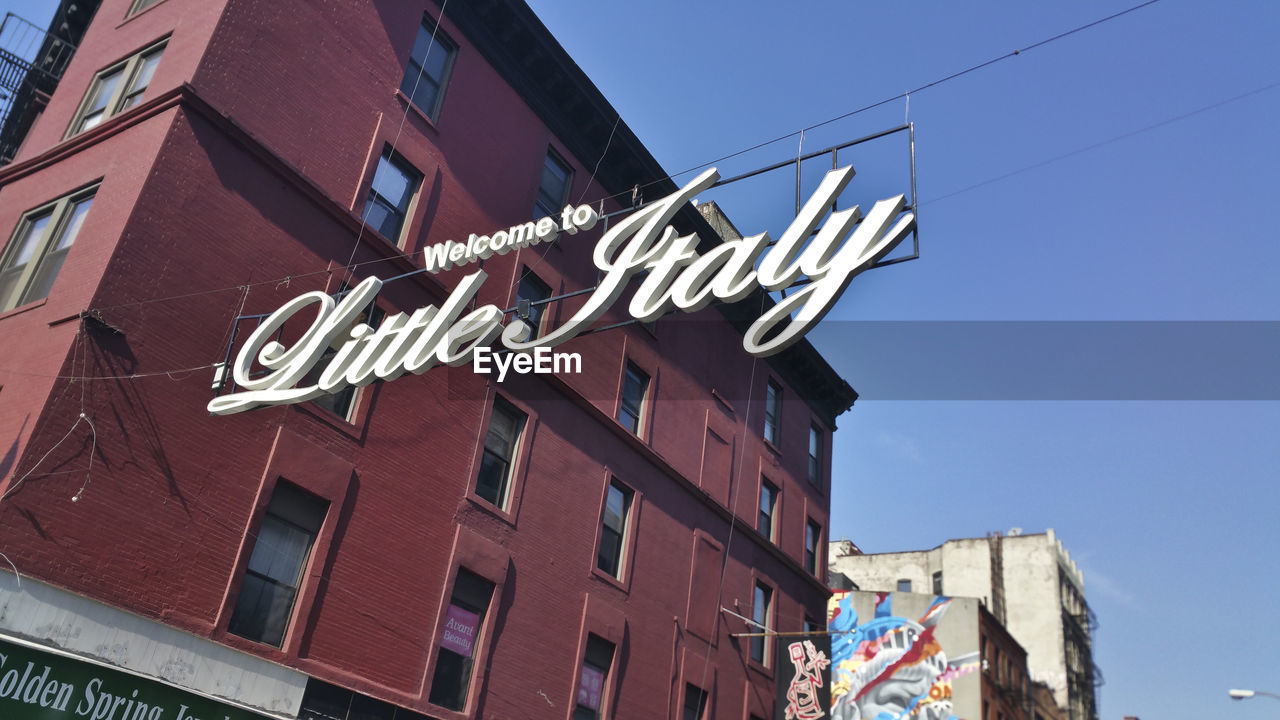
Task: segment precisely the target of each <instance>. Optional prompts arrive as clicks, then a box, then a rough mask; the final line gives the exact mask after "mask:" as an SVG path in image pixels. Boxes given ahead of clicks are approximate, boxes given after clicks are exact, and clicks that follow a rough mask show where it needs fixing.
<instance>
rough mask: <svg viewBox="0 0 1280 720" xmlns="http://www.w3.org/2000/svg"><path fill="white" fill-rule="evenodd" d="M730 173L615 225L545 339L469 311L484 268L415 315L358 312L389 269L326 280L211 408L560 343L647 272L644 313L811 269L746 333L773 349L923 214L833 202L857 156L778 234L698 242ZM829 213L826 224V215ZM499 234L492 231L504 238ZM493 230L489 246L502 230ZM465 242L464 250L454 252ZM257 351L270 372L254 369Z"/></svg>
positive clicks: (772, 287)
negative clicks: (702, 217)
mask: <svg viewBox="0 0 1280 720" xmlns="http://www.w3.org/2000/svg"><path fill="white" fill-rule="evenodd" d="M719 177H720V175H719V173H717V172H716V171H715V170H714V169H711V170H707V171H706V172H704V173H702V174H701V175H699V176H698V177H697V178H695V179H694V180H693V181H692V182H690V183H689V184H688V185H686V186H685V187H683V188H682V189H680V190H679V191H677V192H675V193H673V194H671V195H668V196H667V197H665V198H663V199H661V200H658V201H656V202H653V203H650V204H648V205H646V206H645V207H643V208H641V209H639V210H637V211H635V212H634V213H632V214H631V215H628V216H627V217H626V218H625V219H623V220H622V221H620V222H618V223H617V224H616V225H614V226H613V227H611V228H609V230H608V231H606V232H605V233H604V235H603V236H601V238H600V240H599V241H598V242H597V243H596V247H595V251H594V255H593V257H594V260H595V264H596V267H598V268H599V269H600V271H601V278H600V282H599V284H598V285H597V286H596V288H595V291H594V292H592V293H591V294H590V295H588V296H587V300H586V302H585V303H584V304H583V305H582V307H581V308H580V309H579V310H578V311H577V312H576V313H574V315H573V317H571V318H569V319H568V321H566V322H565V323H564V324H563V325H561V326H560V327H558V328H555V329H554V330H551V331H549V332H547V333H546V334H544V335H542V336H541V337H537V338H533V339H529V336H530V331H531V328H530V327H529V325H528V324H526V323H525V322H524V321H523V320H521V319H520V318H518V317H517V318H513V319H512V320H511V321H510V322H509V323H507V324H505V325H504V324H503V312H502V310H501V309H500V308H498V307H496V306H494V305H482V306H480V307H477V308H475V309H473V310H469V311H468V310H467V309H466V308H467V307H468V306H469V305H470V304H471V302H472V300H473V299H474V298H475V296H476V294H477V292H478V291H479V289H480V285H481V283H483V282H484V279H485V273H484V271H483V270H477V271H476V272H473V273H471V274H470V275H467V276H465V277H464V278H462V280H461V281H460V282H459V283H458V286H457V287H455V288H454V289H453V292H452V293H450V295H449V297H448V298H446V299H445V301H444V302H443V303H442V304H441V305H440V306H439V307H436V306H434V305H428V306H427V307H423V308H419V309H417V310H415V311H413V313H412V314H409V315H405V314H404V313H398V314H395V315H390V316H388V317H387V318H386V319H384V320H383V321H382V324H381V325H380V326H378V327H377V328H373V327H370V326H369V325H366V324H364V323H363V322H360V316H361V315H362V314H363V313H364V311H365V309H366V308H367V307H368V306H369V303H370V302H371V301H372V300H373V299H374V297H376V296H377V294H378V290H379V289H380V288H381V287H382V281H381V280H379V279H378V278H376V277H371V278H369V279H367V280H365V281H364V282H362V283H360V284H359V285H357V286H356V287H355V288H353V289H352V290H351V291H350V292H348V293H347V294H346V296H345V297H343V299H342V300H341V301H340V302H335V301H334V299H333V298H332V297H330V296H329V295H326V294H325V293H323V292H318V291H317V292H309V293H306V294H304V295H300V296H298V297H296V298H294V299H293V300H291V301H289V302H288V303H285V305H284V306H283V307H281V308H280V309H279V310H276V311H275V312H274V313H272V314H271V315H270V316H269V317H268V318H267V319H266V320H265V321H263V323H262V324H261V325H260V326H258V328H257V329H256V330H254V332H253V334H252V335H250V336H249V339H248V340H247V341H246V342H245V345H244V347H242V348H241V350H240V353H239V354H238V355H237V356H236V359H235V362H234V364H233V365H232V377H233V379H234V380H235V384H236V386H237V387H238V388H239V389H238V391H237V392H233V393H230V394H227V395H224V396H222V397H217V398H214V399H213V400H210V401H209V412H211V413H215V414H219V415H229V414H231V413H236V412H241V411H244V410H249V409H252V408H255V407H260V406H264V405H286V404H289V403H297V402H303V401H306V400H312V399H314V398H316V397H319V396H321V395H324V394H326V393H336V392H339V391H341V390H342V389H343V388H345V387H347V386H356V387H359V386H363V385H368V384H369V383H372V382H374V381H375V380H394V379H396V378H398V377H400V376H401V375H403V374H405V373H414V374H421V373H424V372H426V371H427V370H430V369H431V368H432V367H435V366H436V365H462V364H465V363H469V362H471V359H472V355H473V353H474V352H475V351H476V349H477V348H479V347H488V346H490V345H492V344H493V343H494V342H495V341H497V340H498V339H499V338H501V341H502V345H503V346H505V347H506V348H507V349H509V350H512V351H517V352H526V351H530V350H533V349H535V348H539V347H555V346H557V345H560V344H561V343H564V342H567V341H569V340H572V339H573V338H574V337H577V336H578V335H579V334H580V333H582V332H583V331H584V330H586V329H587V328H589V327H590V326H591V324H592V323H594V322H595V321H596V320H598V319H600V317H601V316H602V315H604V314H605V313H606V312H607V311H608V310H609V308H610V307H612V306H613V304H614V303H615V302H617V300H618V298H619V297H621V296H622V294H623V293H624V291H625V290H626V288H627V286H628V284H629V282H630V281H631V279H632V278H633V277H635V276H636V275H638V274H640V273H646V272H647V275H645V277H644V279H643V280H641V282H640V285H639V287H638V288H637V289H636V292H635V295H634V296H632V298H631V303H630V305H629V307H628V312H629V313H630V314H631V316H632V317H634V318H636V319H637V320H640V321H642V322H649V321H652V320H656V319H658V318H659V317H661V316H662V315H665V314H666V313H668V312H671V311H672V310H681V311H683V312H695V311H697V310H701V309H703V308H705V307H706V306H708V305H710V304H711V303H712V302H714V301H717V300H718V301H721V302H727V303H732V302H737V301H739V300H742V299H744V298H746V297H747V296H748V295H750V294H751V293H752V292H753V291H755V290H756V289H757V288H763V289H765V290H768V291H778V290H783V289H786V288H789V287H791V286H793V285H795V284H796V283H797V282H798V281H800V280H801V278H805V279H807V284H805V285H803V286H802V287H800V288H799V289H797V290H795V291H794V292H792V293H791V294H790V295H787V296H786V297H785V298H783V299H782V300H780V301H779V302H778V303H777V304H775V305H774V306H773V307H772V308H770V309H769V310H767V311H766V312H765V313H763V314H762V315H761V316H760V317H759V318H757V319H756V321H755V322H754V323H752V325H751V326H750V327H749V328H748V329H747V332H746V334H745V335H744V336H743V339H742V344H743V348H744V349H745V350H746V351H747V352H748V353H751V354H752V355H755V356H757V357H764V356H767V355H772V354H774V353H777V352H780V351H782V350H784V349H786V348H788V347H790V346H791V345H792V344H794V343H796V342H797V341H798V340H800V338H802V337H804V335H805V333H807V332H808V331H809V330H810V329H811V328H812V327H813V326H814V325H816V324H817V323H818V321H820V320H821V319H822V318H823V316H825V315H826V314H827V312H828V311H829V310H830V309H831V308H832V306H834V305H835V302H836V300H837V299H838V298H839V297H840V294H841V293H842V292H844V289H845V287H847V286H848V284H849V281H850V280H852V279H853V277H854V276H855V275H857V274H858V273H860V272H862V271H863V270H866V269H867V268H869V267H871V266H872V265H873V264H875V263H876V262H877V261H879V260H880V259H882V258H883V257H884V256H885V255H887V254H888V253H889V252H891V251H892V250H893V248H894V247H896V246H897V245H898V243H900V242H902V240H903V239H905V238H906V237H907V236H908V235H909V234H910V233H911V230H912V229H913V228H914V227H915V216H914V214H912V213H906V214H903V213H902V210H903V207H904V205H905V199H904V198H903V196H902V195H898V196H896V197H893V198H889V199H887V200H881V201H879V202H877V203H876V204H875V205H874V206H873V207H872V208H871V210H870V212H868V213H867V215H866V217H865V218H862V213H861V211H860V210H859V209H858V207H857V206H854V207H851V208H848V209H845V210H837V211H835V212H830V213H829V211H830V209H831V207H832V204H833V202H834V201H835V199H836V198H837V197H839V195H840V193H841V191H843V190H844V187H845V186H846V185H847V184H848V183H849V180H850V179H852V177H853V168H852V167H844V168H840V169H837V170H832V171H831V172H829V173H827V176H826V177H825V178H823V180H822V183H821V184H820V185H819V186H818V189H817V190H816V191H815V192H814V194H813V196H812V197H810V198H809V200H808V202H806V203H805V205H804V207H803V208H801V209H800V213H799V214H798V215H796V218H795V220H794V221H792V223H791V225H790V226H789V227H788V228H787V229H786V230H785V231H784V232H783V233H782V236H781V237H779V238H778V241H777V243H773V244H771V240H770V238H769V235H768V233H760V234H759V235H752V236H750V237H743V238H740V239H738V240H728V241H725V242H723V243H721V244H720V245H717V246H716V247H714V248H712V249H711V250H709V251H708V252H706V253H699V252H698V251H697V247H698V243H699V238H698V236H697V235H677V234H676V231H675V229H674V228H672V227H671V226H670V225H669V224H668V223H670V222H671V219H672V217H674V216H675V214H676V212H677V211H678V210H679V209H680V208H681V207H683V206H684V205H685V203H688V202H689V201H690V200H691V199H692V198H693V197H695V196H696V195H697V194H698V193H699V192H702V191H703V190H706V189H707V188H709V187H711V186H712V185H713V184H715V182H716V180H717V179H718V178H719ZM588 210H589V208H588ZM828 213H829V217H827V220H826V222H825V223H824V224H823V226H822V228H821V229H820V230H818V232H817V234H816V235H815V234H814V230H815V228H817V225H818V223H819V221H821V220H822V218H823V217H824V216H828ZM592 215H593V216H594V213H592ZM899 215H901V217H899ZM566 217H568V218H569V220H566V222H569V221H570V220H576V219H577V218H573V217H572V213H571V212H570V211H569V209H568V208H566ZM544 219H545V218H544ZM859 219H861V223H859ZM582 220H583V222H579V223H577V225H578V226H579V227H581V228H582V229H585V228H586V227H589V226H590V225H593V224H594V223H595V218H594V217H591V218H589V219H588V218H587V217H585V216H583V217H582ZM552 222H553V223H554V221H552ZM532 229H533V230H534V232H533V233H530V234H529V235H528V236H526V237H525V238H522V239H523V240H525V242H514V241H511V239H510V235H512V234H514V233H510V232H509V233H508V237H506V238H504V240H505V242H504V243H502V244H501V246H500V247H498V248H496V249H494V248H492V247H484V248H483V251H477V250H476V247H475V245H476V243H475V241H476V238H475V236H474V235H473V236H472V239H471V240H470V241H469V242H468V243H467V244H461V243H452V244H446V245H448V247H449V248H450V249H449V250H446V251H442V252H445V253H453V256H452V262H453V263H455V264H459V263H464V262H468V261H470V260H471V259H472V258H476V257H487V256H488V254H490V253H491V252H498V253H503V252H505V251H508V250H510V248H512V247H519V246H524V245H525V244H529V243H531V242H534V240H533V239H534V238H537V239H538V240H545V239H546V238H547V237H548V236H549V235H550V234H552V232H553V231H552V230H550V229H544V228H542V227H537V226H535V228H532ZM566 229H568V228H567V226H566ZM576 229H577V228H575V229H574V231H576ZM514 230H515V228H513V231H514ZM500 232H502V231H500ZM498 235H499V233H494V237H498ZM811 236H812V239H810V237H811ZM485 240H486V241H487V242H489V243H490V244H492V241H491V239H489V238H485ZM806 241H807V242H806ZM454 247H457V248H462V249H460V250H457V251H453V250H452V248H454ZM433 264H434V263H433ZM439 265H444V263H443V262H441V263H439ZM308 306H315V312H316V316H315V319H314V320H313V321H312V322H311V325H310V327H309V328H308V329H307V330H306V331H305V332H304V333H303V335H302V337H301V338H300V339H299V340H298V341H297V342H295V343H294V344H293V346H292V347H285V346H284V345H282V344H281V343H279V342H277V341H275V340H272V339H271V337H272V335H275V334H276V332H277V331H279V330H280V328H281V327H283V326H284V324H285V323H286V322H287V321H289V320H290V319H291V318H292V317H294V316H295V315H297V314H298V313H300V312H302V311H303V310H305V309H306V308H307V307H308ZM331 347H332V348H336V349H337V352H336V354H334V355H333V356H332V359H331V360H330V361H329V362H328V364H327V365H325V367H324V370H323V372H321V373H320V376H319V378H318V379H317V380H316V382H315V383H314V384H310V385H302V386H299V384H298V383H300V382H302V381H303V380H304V378H306V377H307V375H308V373H309V372H311V371H312V369H313V368H316V366H317V365H318V363H320V362H321V360H322V359H323V357H324V355H325V353H326V351H328V350H329V349H330V348H331ZM255 360H256V361H257V362H258V363H260V364H261V365H262V367H265V368H266V369H267V370H268V372H267V373H265V374H262V375H260V376H258V377H255V373H254V372H253V365H254V362H255Z"/></svg>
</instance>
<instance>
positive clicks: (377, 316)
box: [303, 283, 387, 422]
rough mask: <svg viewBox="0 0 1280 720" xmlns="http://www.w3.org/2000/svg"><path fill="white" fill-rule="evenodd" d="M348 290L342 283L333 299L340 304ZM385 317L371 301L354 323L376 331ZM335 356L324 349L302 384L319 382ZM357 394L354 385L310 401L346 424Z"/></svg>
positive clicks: (349, 418)
mask: <svg viewBox="0 0 1280 720" xmlns="http://www.w3.org/2000/svg"><path fill="white" fill-rule="evenodd" d="M350 289H351V288H350V286H348V285H347V284H346V283H343V284H342V288H341V289H340V290H338V293H337V295H335V296H334V299H335V300H336V301H338V302H341V301H342V296H343V295H344V294H346V292H347V291H348V290H350ZM386 316H387V313H386V311H385V310H383V309H382V308H380V307H378V304H377V302H376V301H371V302H370V303H369V307H368V309H366V310H365V312H364V313H362V314H361V315H360V316H358V317H357V318H356V322H362V323H365V324H367V325H369V326H370V327H372V328H374V329H375V330H376V329H377V328H378V326H379V325H381V324H382V321H383V319H384V318H386ZM340 339H341V338H340ZM337 355H338V348H335V347H332V346H330V347H328V348H326V349H325V351H324V353H323V354H322V355H321V356H320V362H318V363H316V364H315V366H314V367H313V368H312V369H311V371H310V372H308V373H307V374H306V377H305V378H304V379H303V384H304V385H314V384H315V383H317V382H319V381H320V376H321V375H322V374H324V371H325V369H326V368H327V367H328V366H329V362H330V361H332V360H333V359H334V358H335V357H337ZM359 392H360V388H358V387H355V386H354V385H346V386H344V387H343V388H342V389H341V390H339V391H338V392H336V393H329V394H325V395H321V396H320V397H318V398H316V399H315V400H312V401H311V403H312V404H313V405H317V406H319V407H322V408H324V409H325V410H328V411H329V412H331V413H333V414H334V415H337V416H338V417H340V418H342V419H343V420H346V421H347V422H350V421H351V420H352V417H353V416H354V414H355V409H356V397H357V396H358V395H359Z"/></svg>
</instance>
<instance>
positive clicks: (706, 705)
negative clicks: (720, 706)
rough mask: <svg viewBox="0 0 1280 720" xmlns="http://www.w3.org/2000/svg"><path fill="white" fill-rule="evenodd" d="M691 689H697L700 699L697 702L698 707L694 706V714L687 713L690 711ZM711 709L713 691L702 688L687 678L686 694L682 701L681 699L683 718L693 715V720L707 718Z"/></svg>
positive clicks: (685, 684) (681, 714)
mask: <svg viewBox="0 0 1280 720" xmlns="http://www.w3.org/2000/svg"><path fill="white" fill-rule="evenodd" d="M690 690H693V691H696V692H697V693H698V695H697V698H698V700H697V703H696V707H695V708H694V714H693V715H692V716H690V715H687V714H686V713H687V712H688V711H689V696H690V692H689V691H690ZM710 709H711V691H710V690H705V689H703V688H700V687H698V686H697V685H694V684H693V683H691V682H689V681H688V680H686V681H685V683H684V696H683V697H682V698H681V701H680V717H681V718H682V719H684V718H689V717H692V718H693V720H707V718H708V717H709V711H710Z"/></svg>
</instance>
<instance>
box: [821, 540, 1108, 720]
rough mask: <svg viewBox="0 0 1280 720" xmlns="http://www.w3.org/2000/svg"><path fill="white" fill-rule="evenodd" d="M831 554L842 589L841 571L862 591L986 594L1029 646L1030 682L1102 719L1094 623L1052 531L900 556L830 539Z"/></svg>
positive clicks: (1070, 709) (1072, 719)
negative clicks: (1097, 692)
mask: <svg viewBox="0 0 1280 720" xmlns="http://www.w3.org/2000/svg"><path fill="white" fill-rule="evenodd" d="M828 558H829V559H830V564H829V570H830V572H831V578H832V583H833V585H836V586H839V583H840V575H843V576H844V577H845V578H847V579H848V580H849V581H850V582H851V583H852V585H853V586H855V587H856V588H858V589H860V590H869V591H882V592H884V591H896V592H918V593H931V594H933V595H946V596H950V597H974V598H979V599H981V600H982V602H983V603H984V604H985V605H986V607H987V608H988V609H989V610H990V611H991V613H992V614H993V615H994V616H995V617H996V619H998V620H999V621H1000V622H1001V623H1002V624H1003V625H1004V626H1005V627H1006V628H1008V630H1009V632H1010V633H1011V634H1012V635H1013V637H1014V638H1015V639H1016V640H1017V641H1018V643H1019V644H1021V645H1022V646H1023V647H1024V648H1026V650H1027V667H1028V669H1029V671H1030V674H1031V679H1032V680H1035V681H1038V682H1042V683H1044V684H1045V685H1047V686H1048V687H1049V688H1050V689H1051V690H1052V692H1053V697H1054V700H1055V701H1056V702H1057V704H1058V706H1059V707H1060V708H1062V710H1063V714H1064V716H1065V717H1067V718H1069V720H1096V718H1097V703H1096V701H1095V697H1094V687H1095V685H1096V684H1097V681H1098V680H1100V675H1099V674H1098V673H1097V670H1096V669H1095V668H1094V666H1093V653H1092V649H1091V642H1090V632H1091V629H1092V628H1093V627H1094V626H1095V624H1096V623H1095V620H1094V618H1093V614H1092V612H1091V611H1090V610H1089V606H1088V604H1087V603H1086V602H1085V595H1084V576H1083V575H1082V574H1081V572H1080V569H1079V568H1077V567H1076V564H1075V563H1074V562H1072V560H1071V557H1070V555H1069V554H1068V553H1067V551H1066V550H1065V549H1063V547H1062V542H1061V541H1059V540H1058V538H1057V537H1056V536H1055V534H1054V532H1053V530H1052V529H1050V530H1049V531H1048V532H1045V533H1038V534H1030V535H1023V534H1022V533H1021V531H1018V530H1012V531H1010V533H1009V534H1008V535H1001V534H1000V533H994V534H991V535H988V536H987V537H985V538H965V539H959V540H948V541H946V542H944V543H943V544H941V545H939V546H938V547H935V548H933V549H932V550H919V551H912V552H899V553H879V554H865V553H862V551H861V550H859V549H858V548H857V546H855V545H854V544H853V543H852V542H849V541H847V540H842V541H838V542H833V543H831V547H830V552H829V554H828ZM837 573H839V574H840V575H837Z"/></svg>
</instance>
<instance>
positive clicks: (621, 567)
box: [591, 474, 640, 590]
mask: <svg viewBox="0 0 1280 720" xmlns="http://www.w3.org/2000/svg"><path fill="white" fill-rule="evenodd" d="M607 477H608V481H607V482H606V484H605V489H604V494H603V497H602V498H601V502H600V514H599V520H598V522H597V523H596V542H595V552H594V553H593V554H592V558H591V572H592V574H593V575H594V576H596V577H599V578H602V579H604V580H606V581H608V582H609V583H610V584H612V585H615V586H617V587H619V588H621V589H623V590H626V589H627V588H628V587H629V586H630V582H631V557H632V554H633V552H632V551H633V550H634V547H635V534H636V526H637V525H638V524H639V507H640V493H639V491H637V490H636V489H635V488H634V487H632V486H630V485H628V484H626V483H624V482H622V481H621V480H619V479H618V478H617V477H615V476H613V475H612V474H609V475H608V476H607ZM614 488H617V489H618V490H619V491H620V492H621V493H622V494H623V501H624V505H623V513H622V531H621V532H620V533H618V551H617V560H616V566H617V567H616V568H615V570H616V573H611V572H610V571H609V570H608V569H607V568H603V567H600V555H601V553H602V552H603V550H604V541H605V528H606V526H605V520H606V515H605V514H606V513H607V512H608V508H609V496H610V494H611V491H612V490H613V489H614ZM615 532H616V531H615Z"/></svg>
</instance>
